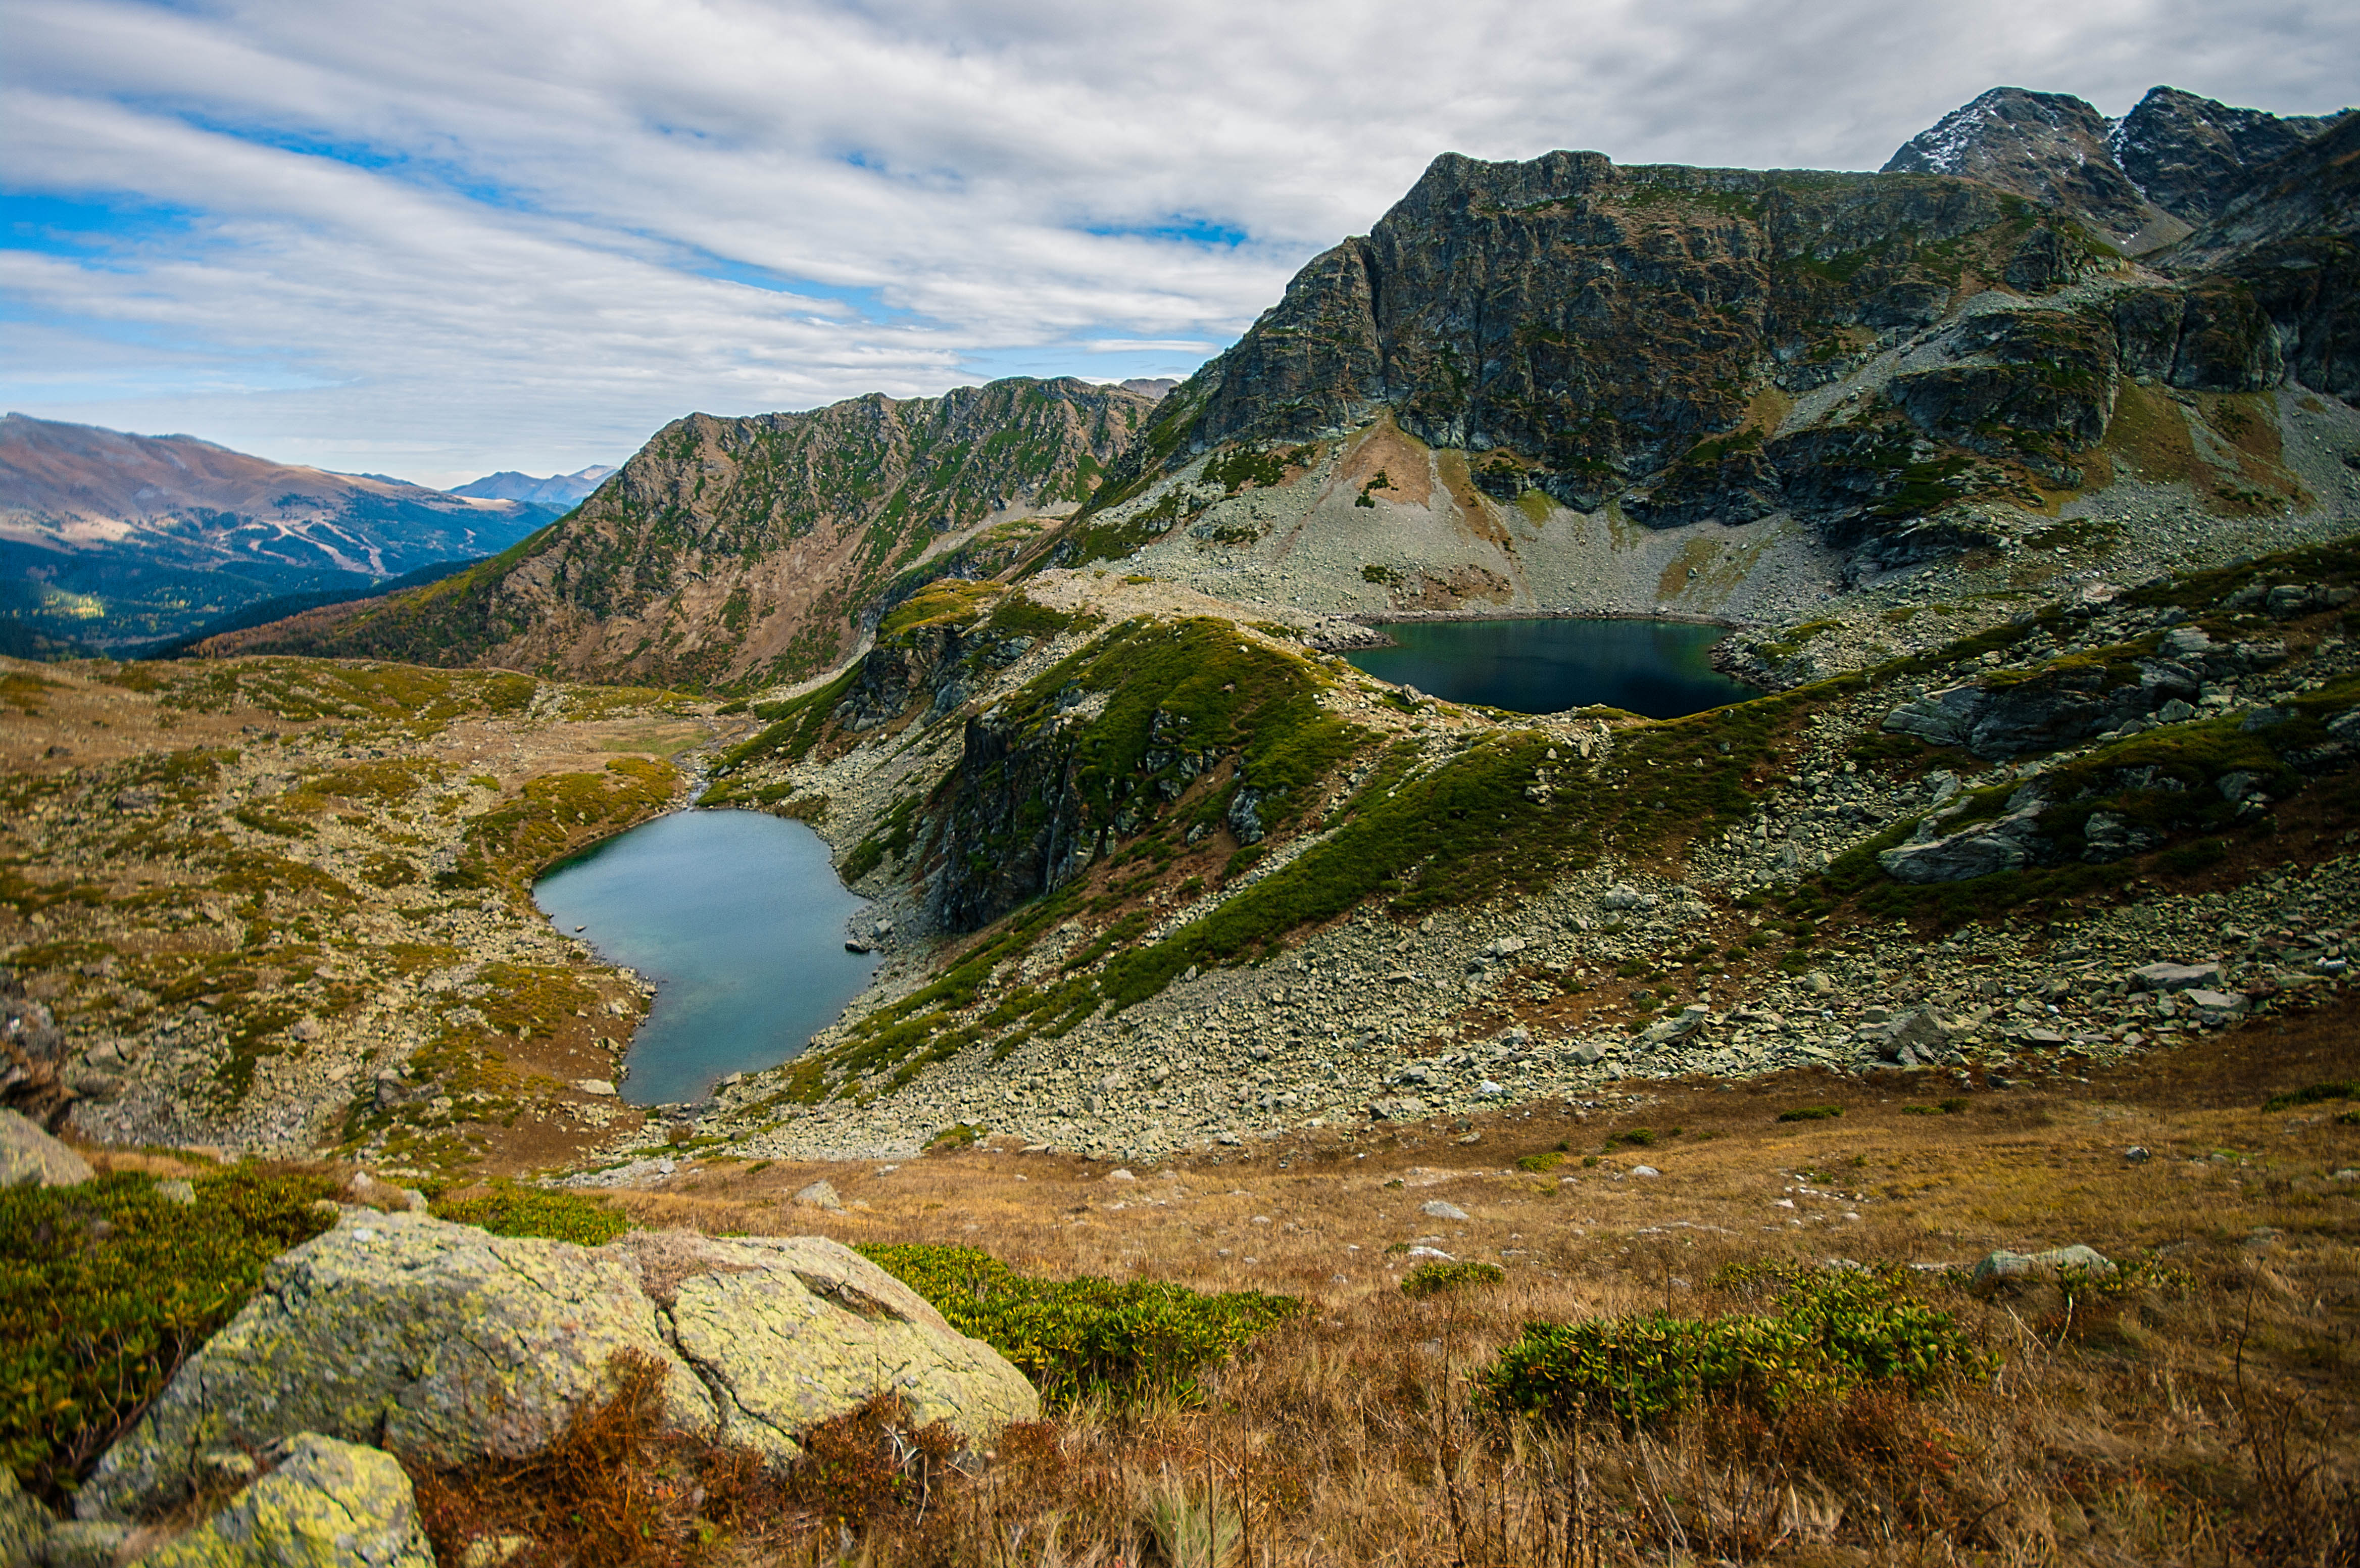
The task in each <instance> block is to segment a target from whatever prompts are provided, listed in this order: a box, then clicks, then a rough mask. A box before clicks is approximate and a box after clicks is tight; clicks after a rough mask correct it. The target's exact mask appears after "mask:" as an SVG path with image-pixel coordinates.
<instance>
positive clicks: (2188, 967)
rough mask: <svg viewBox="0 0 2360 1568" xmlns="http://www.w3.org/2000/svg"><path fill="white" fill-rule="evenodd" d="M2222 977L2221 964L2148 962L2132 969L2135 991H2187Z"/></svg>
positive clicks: (2132, 981) (2132, 986) (2132, 984)
mask: <svg viewBox="0 0 2360 1568" xmlns="http://www.w3.org/2000/svg"><path fill="white" fill-rule="evenodd" d="M2220 978H2221V966H2220V965H2219V964H2174V963H2159V964H2148V965H2147V966H2146V967H2144V968H2142V969H2135V970H2131V988H2132V989H2133V990H2135V991H2186V990H2189V989H2190V988H2191V987H2194V986H2201V985H2207V984H2210V983H2211V982H2212V981H2216V980H2218V979H2220Z"/></svg>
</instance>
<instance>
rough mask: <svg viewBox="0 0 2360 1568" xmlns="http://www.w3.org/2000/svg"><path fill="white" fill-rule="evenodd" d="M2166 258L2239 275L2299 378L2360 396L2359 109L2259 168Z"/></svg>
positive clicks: (2182, 267) (2195, 269)
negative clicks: (2242, 189) (2239, 193)
mask: <svg viewBox="0 0 2360 1568" xmlns="http://www.w3.org/2000/svg"><path fill="white" fill-rule="evenodd" d="M2163 260H2164V261H2165V262H2166V263H2167V264H2168V265H2169V267H2170V269H2172V270H2173V271H2174V272H2176V273H2179V274H2180V275H2182V276H2195V275H2201V274H2205V273H2217V274H2220V275H2221V276H2223V277H2224V278H2227V279H2230V280H2234V281H2235V282H2236V283H2238V284H2239V285H2241V286H2242V287H2243V288H2244V289H2245V290H2246V291H2249V292H2250V293H2251V295H2252V297H2253V299H2254V301H2255V303H2256V307H2257V309H2258V310H2259V312H2260V313H2261V314H2262V315H2263V316H2264V317H2265V318H2266V319H2267V321H2268V322H2269V323H2270V324H2271V326H2272V328H2273V329H2274V331H2275V332H2276V334H2277V335H2278V342H2279V345H2280V348H2281V352H2282V355H2283V357H2284V360H2285V363H2286V366H2287V368H2288V370H2289V372H2291V373H2292V375H2293V376H2294V377H2295V378H2297V379H2299V380H2300V381H2301V382H2302V384H2303V385H2305V386H2307V387H2311V388H2315V389H2318V390H2320V391H2324V392H2332V393H2333V394H2334V395H2335V396H2337V397H2340V398H2342V399H2344V400H2345V401H2346V402H2353V401H2355V400H2360V115H2346V116H2344V118H2343V119H2341V120H2339V121H2338V122H2336V123H2335V125H2334V126H2333V127H2332V128H2330V129H2329V130H2328V131H2326V132H2325V133H2324V134H2322V135H2321V136H2318V137H2313V138H2311V140H2309V141H2306V142H2304V143H2303V144H2302V145H2301V146H2300V147H2299V148H2296V149H2295V150H2294V151H2292V152H2290V153H2289V154H2287V155H2286V156H2285V157H2283V158H2281V159H2278V160H2277V161H2276V162H2274V163H2270V164H2267V165H2265V166H2263V167H2262V168H2260V169H2258V170H2255V171H2254V172H2253V177H2252V182H2251V184H2250V186H2249V188H2248V189H2247V191H2246V192H2245V195H2243V196H2242V197H2240V198H2238V199H2237V200H2236V201H2234V202H2233V203H2230V204H2229V205H2228V206H2227V207H2226V208H2225V209H2224V210H2223V211H2222V213H2221V214H2219V215H2218V216H2217V217H2215V218H2214V219H2213V220H2212V222H2210V223H2208V224H2206V225H2204V226H2203V227H2202V228H2201V229H2199V230H2198V231H2197V232H2196V233H2194V234H2192V235H2191V236H2189V237H2188V238H2187V239H2186V240H2185V241H2183V242H2181V243H2180V244H2179V245H2177V246H2174V247H2172V249H2171V250H2170V252H2169V254H2168V255H2167V256H2166V257H2165V258H2163Z"/></svg>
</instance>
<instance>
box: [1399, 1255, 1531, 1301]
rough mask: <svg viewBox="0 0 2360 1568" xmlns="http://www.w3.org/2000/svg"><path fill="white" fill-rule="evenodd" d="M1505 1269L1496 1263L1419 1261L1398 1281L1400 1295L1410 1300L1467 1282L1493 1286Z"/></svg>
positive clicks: (1437, 1294) (1464, 1284)
mask: <svg viewBox="0 0 2360 1568" xmlns="http://www.w3.org/2000/svg"><path fill="white" fill-rule="evenodd" d="M1507 1277H1508V1271H1507V1270H1506V1269H1504V1268H1502V1267H1501V1266H1499V1265H1498V1264H1496V1263H1421V1264H1419V1265H1418V1266H1416V1267H1415V1268H1413V1269H1411V1270H1410V1271H1409V1277H1407V1278H1405V1279H1404V1280H1403V1281H1402V1285H1401V1288H1402V1294H1403V1295H1404V1296H1406V1297H1408V1298H1409V1299H1411V1300H1413V1301H1419V1300H1424V1299H1426V1297H1428V1296H1439V1295H1441V1294H1442V1293H1443V1292H1444V1291H1446V1290H1463V1289H1465V1288H1467V1287H1469V1286H1470V1285H1497V1284H1499V1283H1500V1281H1502V1280H1503V1279H1505V1278H1507Z"/></svg>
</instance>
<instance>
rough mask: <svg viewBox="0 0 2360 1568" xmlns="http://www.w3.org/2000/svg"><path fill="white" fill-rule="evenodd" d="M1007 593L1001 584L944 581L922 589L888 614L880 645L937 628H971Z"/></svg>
mask: <svg viewBox="0 0 2360 1568" xmlns="http://www.w3.org/2000/svg"><path fill="white" fill-rule="evenodd" d="M1007 591H1008V590H1007V589H1006V588H1005V587H1001V586H1000V584H998V583H978V582H970V581H968V580H967V579H966V578H964V577H941V578H937V579H936V580H934V582H931V583H929V584H927V585H926V586H925V587H922V588H920V589H919V590H918V591H917V592H916V593H913V594H912V595H911V596H910V597H909V598H905V599H903V600H902V601H901V603H900V604H897V605H895V606H894V607H893V608H892V609H890V610H888V611H887V612H886V614H885V619H884V620H882V621H880V622H879V624H878V627H877V640H878V641H880V642H889V641H898V640H900V639H901V638H902V637H904V636H906V635H908V634H909V633H910V632H912V631H917V630H923V629H926V628H930V627H938V626H972V625H974V624H975V623H976V622H977V621H978V620H982V619H983V618H984V615H985V614H986V612H987V611H988V610H989V609H990V607H991V603H992V601H993V600H994V599H997V598H1000V596H1001V595H1003V594H1005V593H1006V592H1007Z"/></svg>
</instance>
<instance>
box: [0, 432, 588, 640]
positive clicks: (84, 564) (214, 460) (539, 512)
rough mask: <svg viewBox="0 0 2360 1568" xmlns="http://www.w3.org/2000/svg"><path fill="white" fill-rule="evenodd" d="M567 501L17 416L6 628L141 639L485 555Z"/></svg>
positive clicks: (6, 485)
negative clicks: (498, 494) (485, 494)
mask: <svg viewBox="0 0 2360 1568" xmlns="http://www.w3.org/2000/svg"><path fill="white" fill-rule="evenodd" d="M585 472H586V471H585ZM552 482H553V481H552ZM562 510H563V508H562V507H559V506H555V505H552V504H550V503H546V502H538V501H534V500H531V499H524V498H479V497H477V496H472V495H463V494H453V493H446V492H443V491H441V490H434V489H429V488H426V487H424V486H422V485H413V484H409V483H407V482H405V481H402V480H399V479H391V478H387V477H382V476H377V475H358V474H336V473H330V472H328V471H327V470H325V469H321V468H313V467H307V466H300V465H290V464H283V463H274V462H272V461H270V460H269V459H268V458H263V457H256V456H251V455H247V454H246V453H242V452H235V451H232V450H231V449H229V448H228V447H225V446H219V445H216V444H213V443H212V442H209V441H200V440H198V439H197V438H196V437H194V436H189V435H156V436H149V435H132V434H126V433H123V432H119V431H112V430H103V429H100V428H98V427H96V426H93V425H82V424H68V423H63V422H58V421H53V420H41V419H33V418H29V417H27V416H26V415H24V414H18V413H11V414H9V415H7V416H6V417H5V419H0V628H5V629H7V630H9V631H10V632H12V633H13V635H14V638H15V641H16V642H17V643H18V644H20V645H24V646H25V648H26V649H27V651H30V650H31V649H32V648H33V647H35V646H37V645H38V644H39V643H41V642H48V643H50V644H52V645H54V646H58V647H68V646H71V645H74V644H86V645H88V646H91V647H96V648H104V649H110V650H122V649H127V648H133V647H137V646H141V645H144V644H147V643H150V642H153V641H157V640H158V639H169V638H171V637H175V636H180V635H183V634H186V633H188V632H191V631H192V630H197V629H198V628H200V627H202V626H203V625H205V624H206V623H208V622H210V621H213V620H215V619H216V618H219V617H223V616H225V615H231V614H234V613H235V612H237V611H240V610H243V609H250V608H251V607H253V606H255V605H257V604H262V603H267V602H268V601H269V600H271V599H273V598H278V597H280V596H285V595H307V594H310V595H316V594H319V593H323V592H328V593H333V592H351V591H355V590H367V589H370V588H371V587H374V586H375V585H377V584H380V583H383V582H384V581H385V580H386V579H388V578H396V577H400V576H404V575H406V574H409V573H411V572H414V571H417V570H418V569H420V568H421V567H425V566H430V565H435V564H437V563H441V562H445V561H451V560H454V559H467V558H472V557H477V556H483V555H488V554H493V553H494V552H497V551H498V550H501V549H504V548H506V547H507V546H508V545H509V544H512V543H515V542H516V541H517V540H519V539H520V538H522V537H523V536H524V535H526V534H527V533H529V532H531V531H532V530H533V529H535V528H537V527H540V526H541V524H543V523H545V522H547V521H549V520H550V519H551V518H552V517H554V516H556V515H558V513H559V512H560V511H562ZM10 651H12V652H14V651H17V649H15V648H12V649H11V650H10Z"/></svg>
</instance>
